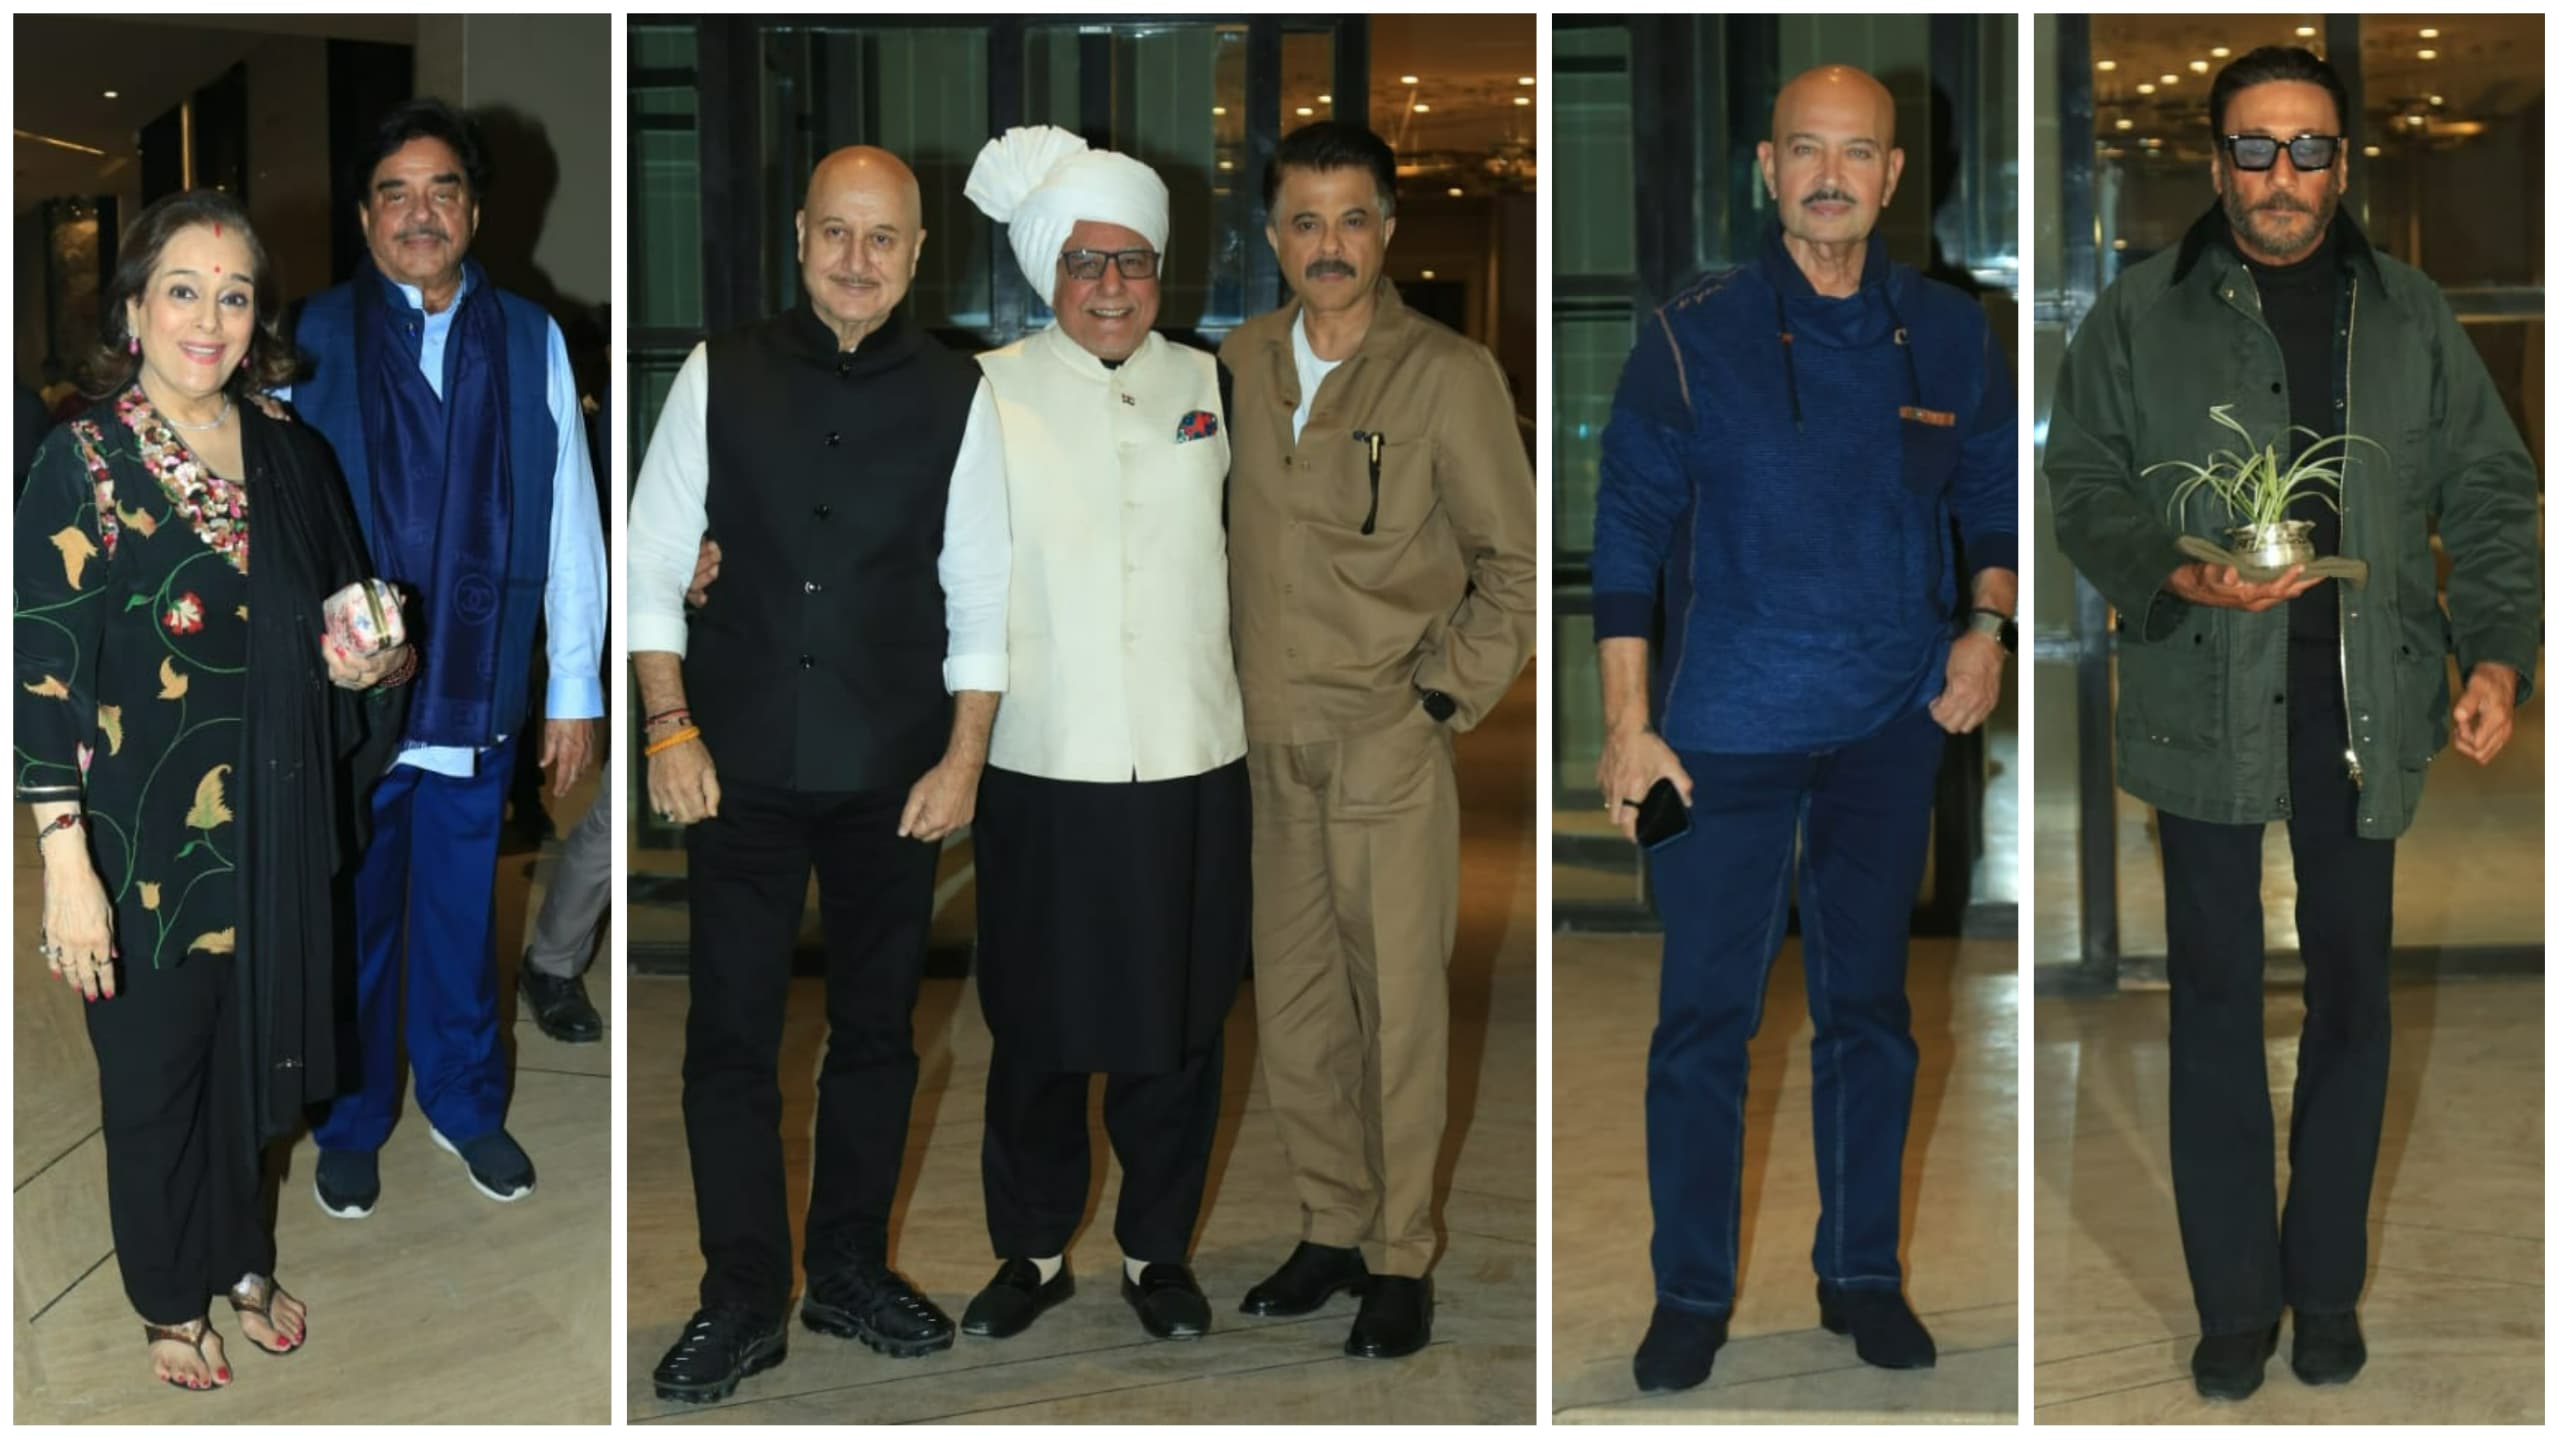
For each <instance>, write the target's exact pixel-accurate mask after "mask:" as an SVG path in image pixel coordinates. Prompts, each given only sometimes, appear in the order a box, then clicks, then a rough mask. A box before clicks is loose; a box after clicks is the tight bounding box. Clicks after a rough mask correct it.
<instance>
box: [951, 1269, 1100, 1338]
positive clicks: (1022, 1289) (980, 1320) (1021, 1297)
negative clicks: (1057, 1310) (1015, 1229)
mask: <svg viewBox="0 0 2560 1441" xmlns="http://www.w3.org/2000/svg"><path fill="white" fill-rule="evenodd" d="M1075 1293H1076V1273H1075V1271H1074V1270H1073V1269H1072V1268H1070V1267H1069V1266H1068V1265H1067V1263H1066V1262H1065V1261H1060V1262H1059V1263H1058V1274H1057V1275H1055V1276H1052V1277H1050V1278H1049V1279H1048V1280H1046V1281H1043V1280H1041V1279H1040V1268H1039V1267H1038V1266H1036V1265H1033V1264H1032V1263H1031V1262H1029V1261H1024V1260H1019V1259H1017V1260H1012V1261H1007V1262H1005V1263H1004V1264H1003V1265H1001V1266H999V1267H997V1268H996V1278H995V1279H994V1280H992V1281H989V1282H988V1283H987V1285H986V1289H985V1290H983V1291H980V1292H979V1293H978V1294H977V1295H975V1296H972V1297H970V1298H969V1309H968V1310H966V1311H963V1312H961V1313H960V1329H961V1330H963V1331H966V1332H968V1333H969V1334H970V1335H972V1336H984V1337H986V1338H987V1339H989V1340H991V1341H995V1340H1002V1339H1003V1338H1005V1337H1007V1336H1016V1335H1020V1334H1021V1333H1022V1331H1023V1330H1024V1328H1026V1327H1028V1326H1029V1325H1030V1324H1031V1323H1032V1322H1034V1321H1037V1320H1039V1319H1040V1313H1041V1312H1043V1311H1046V1310H1048V1309H1049V1308H1050V1307H1052V1306H1055V1305H1057V1304H1058V1303H1059V1302H1061V1301H1063V1300H1065V1299H1067V1298H1068V1297H1069V1296H1072V1295H1074V1294H1075Z"/></svg>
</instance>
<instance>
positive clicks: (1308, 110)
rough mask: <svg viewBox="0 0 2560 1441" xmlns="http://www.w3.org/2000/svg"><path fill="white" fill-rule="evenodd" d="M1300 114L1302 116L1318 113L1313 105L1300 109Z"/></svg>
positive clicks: (1302, 106) (1300, 107)
mask: <svg viewBox="0 0 2560 1441" xmlns="http://www.w3.org/2000/svg"><path fill="white" fill-rule="evenodd" d="M1298 113H1299V114H1301V115H1313V114H1315V113H1316V108H1315V107H1314V106H1312V105H1301V106H1299V107H1298Z"/></svg>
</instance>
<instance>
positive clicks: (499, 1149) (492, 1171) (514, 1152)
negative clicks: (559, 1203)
mask: <svg viewBox="0 0 2560 1441" xmlns="http://www.w3.org/2000/svg"><path fill="white" fill-rule="evenodd" d="M427 1135H428V1136H429V1137H430V1138H431V1139H433V1140H434V1141H435V1143H436V1144H437V1145H439V1146H442V1147H444V1148H445V1149H446V1150H448V1151H451V1152H452V1153H453V1154H455V1155H457V1156H460V1157H461V1158H462V1164H463V1165H464V1166H465V1167H466V1168H468V1169H469V1170H470V1172H471V1184H472V1185H473V1186H475V1187H477V1188H478V1189H479V1191H480V1194H481V1195H483V1196H486V1197H488V1198H489V1199H490V1200H492V1201H521V1200H523V1199H524V1198H525V1197H527V1196H530V1195H532V1194H533V1158H532V1157H530V1156H527V1155H526V1154H525V1153H524V1147H522V1146H519V1145H517V1144H516V1138H515V1137H513V1136H510V1135H508V1134H507V1132H506V1128H505V1127H503V1126H502V1127H500V1128H498V1129H497V1130H494V1131H491V1132H490V1133H489V1134H487V1135H485V1136H482V1137H479V1138H478V1139H476V1140H470V1141H464V1142H461V1143H459V1144H456V1143H455V1142H453V1141H451V1140H448V1139H446V1137H445V1134H444V1132H442V1131H439V1130H437V1129H436V1128H435V1127H433V1126H429V1127H428V1128H427Z"/></svg>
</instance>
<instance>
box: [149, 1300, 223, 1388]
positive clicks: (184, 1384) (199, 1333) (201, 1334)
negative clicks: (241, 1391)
mask: <svg viewBox="0 0 2560 1441" xmlns="http://www.w3.org/2000/svg"><path fill="white" fill-rule="evenodd" d="M190 1332H193V1333H194V1334H192V1335H190V1334H188V1333H190ZM212 1334H213V1325H212V1323H211V1322H209V1321H207V1320H206V1319H205V1318H204V1317H202V1316H199V1317H197V1318H196V1319H194V1320H192V1321H181V1322H179V1323H178V1324H176V1325H174V1326H163V1325H161V1324H159V1323H158V1322H156V1321H145V1322H143V1323H142V1337H143V1340H144V1342H145V1343H146V1344H148V1345H153V1346H157V1345H159V1344H160V1343H161V1342H163V1341H174V1342H176V1343H177V1344H179V1345H181V1346H184V1347H186V1348H187V1349H188V1350H190V1351H193V1352H195V1353H196V1360H197V1361H198V1362H199V1363H201V1364H202V1365H203V1367H204V1369H205V1372H206V1376H205V1380H204V1382H203V1384H201V1385H199V1384H197V1383H196V1382H193V1381H189V1380H187V1379H185V1378H184V1377H180V1376H163V1377H161V1378H160V1379H161V1380H162V1381H164V1382H167V1383H168V1384H169V1385H172V1386H175V1387H177V1388H178V1389H179V1390H181V1391H219V1390H221V1389H222V1388H223V1387H225V1386H228V1385H230V1384H231V1383H230V1382H228V1381H224V1380H221V1379H219V1377H220V1374H221V1372H220V1371H219V1370H217V1369H216V1368H215V1366H214V1364H213V1362H212V1361H210V1360H208V1359H206V1357H205V1354H204V1338H205V1337H207V1336H210V1335H212ZM223 1369H228V1368H223Z"/></svg>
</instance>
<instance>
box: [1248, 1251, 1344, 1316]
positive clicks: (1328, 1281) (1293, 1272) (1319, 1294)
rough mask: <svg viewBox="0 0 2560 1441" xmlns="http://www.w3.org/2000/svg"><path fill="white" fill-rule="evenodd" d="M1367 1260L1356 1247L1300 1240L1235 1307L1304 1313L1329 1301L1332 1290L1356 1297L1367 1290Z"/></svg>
mask: <svg viewBox="0 0 2560 1441" xmlns="http://www.w3.org/2000/svg"><path fill="white" fill-rule="evenodd" d="M1369 1279H1370V1278H1369V1263H1368V1262H1366V1261H1363V1260H1362V1259H1360V1248H1359V1247H1357V1246H1319V1245H1317V1244H1316V1243H1315V1242H1313V1241H1300V1242H1299V1243H1298V1249H1296V1250H1294V1251H1292V1252H1290V1253H1289V1259H1288V1260H1286V1261H1283V1262H1281V1263H1280V1269H1279V1270H1277V1271H1274V1272H1272V1273H1271V1274H1270V1276H1268V1277H1267V1278H1265V1279H1264V1280H1263V1282H1262V1284H1261V1285H1258V1286H1256V1287H1254V1288H1253V1289H1252V1290H1250V1291H1247V1292H1245V1293H1244V1304H1243V1305H1242V1306H1240V1307H1238V1308H1237V1309H1239V1310H1241V1311H1243V1312H1244V1313H1245V1314H1246V1315H1248V1316H1304V1315H1306V1314H1307V1313H1309V1312H1311V1311H1314V1310H1316V1309H1318V1308H1320V1307H1322V1306H1323V1305H1324V1303H1325V1302H1327V1301H1330V1300H1332V1299H1333V1297H1334V1293H1336V1292H1339V1291H1348V1292H1350V1293H1351V1294H1352V1295H1354V1296H1357V1295H1360V1294H1361V1293H1362V1292H1364V1291H1367V1290H1368V1289H1369Z"/></svg>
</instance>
